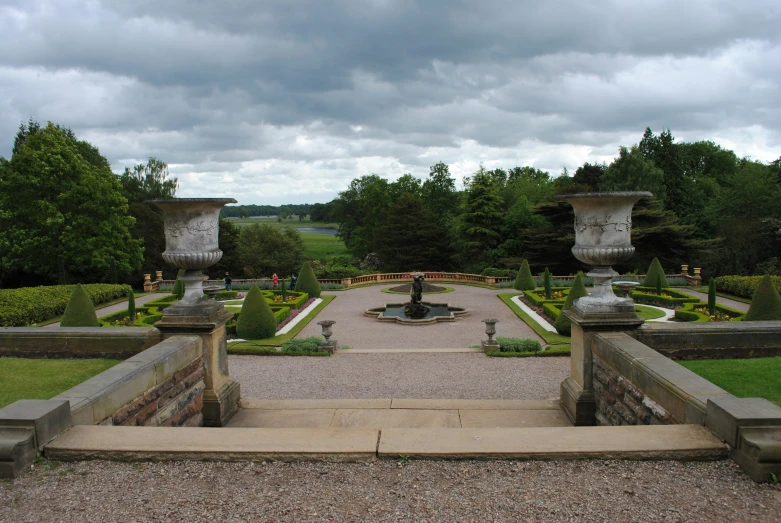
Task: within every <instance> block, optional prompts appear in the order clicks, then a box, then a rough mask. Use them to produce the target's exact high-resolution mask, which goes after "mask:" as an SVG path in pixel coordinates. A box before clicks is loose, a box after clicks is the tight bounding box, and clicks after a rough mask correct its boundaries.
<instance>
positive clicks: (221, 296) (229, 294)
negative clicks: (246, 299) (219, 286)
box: [214, 291, 239, 301]
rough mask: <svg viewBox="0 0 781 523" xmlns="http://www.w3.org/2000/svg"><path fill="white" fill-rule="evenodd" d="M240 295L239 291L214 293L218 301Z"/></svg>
mask: <svg viewBox="0 0 781 523" xmlns="http://www.w3.org/2000/svg"><path fill="white" fill-rule="evenodd" d="M238 295H239V291H220V292H218V293H217V294H215V295H214V299H215V300H217V301H225V300H232V299H234V298H235V297H236V296H238Z"/></svg>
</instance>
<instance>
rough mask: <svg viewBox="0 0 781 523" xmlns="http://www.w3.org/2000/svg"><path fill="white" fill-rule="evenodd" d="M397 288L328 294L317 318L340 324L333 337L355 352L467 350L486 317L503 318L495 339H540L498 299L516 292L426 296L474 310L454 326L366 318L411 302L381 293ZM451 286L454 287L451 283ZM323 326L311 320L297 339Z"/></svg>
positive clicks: (466, 290)
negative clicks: (380, 309) (389, 305)
mask: <svg viewBox="0 0 781 523" xmlns="http://www.w3.org/2000/svg"><path fill="white" fill-rule="evenodd" d="M395 286H398V284H395V285H375V286H371V287H364V288H361V289H351V290H349V291H341V292H339V291H336V292H328V291H326V292H324V294H333V295H335V296H336V299H334V301H332V302H331V303H330V304H329V305H328V307H326V308H325V309H324V310H323V311H322V312H320V314H318V316H317V320H318V321H320V320H336V325H334V327H333V331H334V338H335V339H337V340H339V343H340V344H341V345H349V346H350V347H352V348H354V349H453V348H467V347H469V346H471V345H476V344H479V343H480V340H481V339H482V338H485V324H484V323H483V322H482V321H480V320H482V319H483V318H489V317H494V318H498V319H499V324H498V325H497V326H496V330H497V336H506V337H510V338H531V339H535V340H538V341H540V342H542V339H541V338H540V337H539V336H537V334H535V332H534V331H533V330H532V329H531V328H530V327H528V326H527V325H526V324H525V323H524V322H523V320H521V319H520V318H518V316H516V315H515V313H513V311H512V310H510V308H509V307H508V306H507V305H505V304H504V303H502V301H501V300H500V299H499V298H497V297H496V295H497V294H500V293H506V292H513V290H512V289H483V288H481V287H471V286H468V285H453V287H454V288H455V291H453V292H449V293H447V294H432V295H428V296H427V295H424V296H423V299H424V301H430V302H433V303H443V302H444V303H449V304H450V305H452V306H454V307H463V308H466V309H468V310H470V311H471V312H470V314H469V315H467V316H465V317H463V318H459V319H457V320H456V321H455V322H452V323H437V324H436V325H401V324H397V323H382V322H379V321H377V319H376V318H373V317H369V316H366V315H364V311H365V310H366V309H371V308H374V307H382V306H383V305H385V304H386V303H403V302H405V301H409V298H408V297H407V296H402V295H398V294H387V293H384V292H381V289H383V288H391V287H395ZM448 286H451V285H450V284H448ZM321 332H322V329H321V327H320V326H319V325H318V324H317V322H316V321H312V322H310V323H309V325H307V326H306V327H305V328H304V329H303V330H302V331H301V332H300V333H299V334H298V336H296V337H297V338H305V337H307V336H316V335H317V336H319V335H320V334H321Z"/></svg>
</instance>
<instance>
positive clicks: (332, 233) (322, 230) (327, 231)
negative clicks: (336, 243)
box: [296, 227, 337, 236]
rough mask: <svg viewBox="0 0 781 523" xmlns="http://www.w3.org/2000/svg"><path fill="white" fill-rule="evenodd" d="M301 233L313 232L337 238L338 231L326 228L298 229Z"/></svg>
mask: <svg viewBox="0 0 781 523" xmlns="http://www.w3.org/2000/svg"><path fill="white" fill-rule="evenodd" d="M296 230H297V231H299V232H313V233H315V234H328V235H330V236H336V232H337V229H330V228H326V227H296Z"/></svg>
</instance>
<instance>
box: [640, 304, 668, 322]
mask: <svg viewBox="0 0 781 523" xmlns="http://www.w3.org/2000/svg"><path fill="white" fill-rule="evenodd" d="M635 312H637V315H638V316H640V317H641V318H642V319H644V320H646V321H648V320H655V319H656V318H662V317H664V311H660V310H657V309H652V308H651V307H646V306H645V305H635Z"/></svg>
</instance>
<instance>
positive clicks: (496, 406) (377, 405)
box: [239, 398, 560, 410]
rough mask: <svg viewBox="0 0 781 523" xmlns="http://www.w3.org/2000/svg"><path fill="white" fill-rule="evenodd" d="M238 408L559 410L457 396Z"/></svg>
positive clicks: (546, 403) (253, 402) (551, 404)
mask: <svg viewBox="0 0 781 523" xmlns="http://www.w3.org/2000/svg"><path fill="white" fill-rule="evenodd" d="M239 406H240V407H241V408H242V409H263V410H295V409H427V410H440V409H441V410H453V409H455V410H458V409H470V410H559V408H560V407H559V400H558V398H556V399H549V400H460V399H406V398H393V399H390V398H387V399H322V400H312V399H305V400H265V399H254V398H242V400H241V402H240V403H239Z"/></svg>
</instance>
